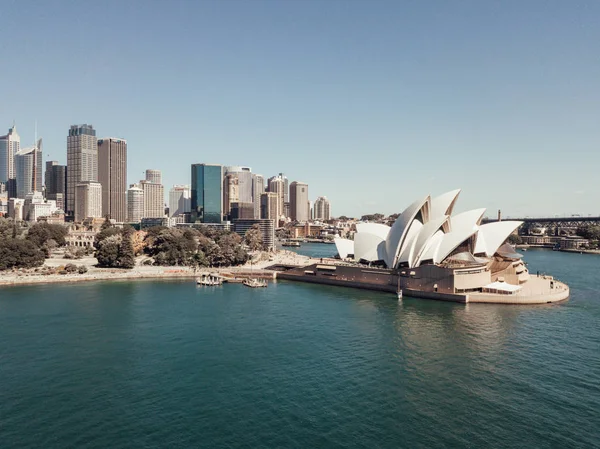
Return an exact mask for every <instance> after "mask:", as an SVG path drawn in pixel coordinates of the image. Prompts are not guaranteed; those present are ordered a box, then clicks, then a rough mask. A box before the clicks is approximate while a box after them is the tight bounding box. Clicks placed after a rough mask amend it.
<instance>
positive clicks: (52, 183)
mask: <svg viewBox="0 0 600 449" xmlns="http://www.w3.org/2000/svg"><path fill="white" fill-rule="evenodd" d="M44 179H45V184H46V198H47V199H48V200H52V201H56V207H57V208H58V209H60V210H62V211H64V210H65V207H66V204H65V197H66V193H67V166H66V165H59V163H58V162H57V161H47V162H46V174H45V175H44Z"/></svg>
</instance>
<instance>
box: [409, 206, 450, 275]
mask: <svg viewBox="0 0 600 449" xmlns="http://www.w3.org/2000/svg"><path fill="white" fill-rule="evenodd" d="M448 218H450V217H449V216H448V215H440V216H439V217H436V218H432V219H430V220H429V221H428V222H427V223H426V224H425V225H424V226H423V227H422V228H421V231H420V232H419V235H418V236H417V237H416V239H415V245H414V249H413V254H412V255H411V258H410V259H409V264H408V266H409V267H410V268H413V267H415V266H417V265H416V262H417V260H419V258H420V257H421V255H422V254H423V251H424V250H425V247H426V246H427V242H429V240H430V239H431V237H433V235H434V234H435V233H436V232H437V231H438V230H439V229H440V228H441V227H442V225H443V224H444V223H445V222H446V221H447V220H448Z"/></svg>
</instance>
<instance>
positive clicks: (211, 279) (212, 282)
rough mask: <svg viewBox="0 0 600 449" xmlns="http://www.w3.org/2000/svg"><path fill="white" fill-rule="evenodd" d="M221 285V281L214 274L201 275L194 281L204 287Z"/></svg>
mask: <svg viewBox="0 0 600 449" xmlns="http://www.w3.org/2000/svg"><path fill="white" fill-rule="evenodd" d="M222 283H223V279H222V278H221V277H220V276H218V275H214V274H208V273H202V275H201V276H200V277H199V278H197V279H196V284H197V285H204V286H216V285H221V284H222Z"/></svg>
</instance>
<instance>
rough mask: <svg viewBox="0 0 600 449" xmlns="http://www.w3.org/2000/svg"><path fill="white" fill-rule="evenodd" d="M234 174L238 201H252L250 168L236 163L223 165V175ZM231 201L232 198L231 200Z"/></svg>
mask: <svg viewBox="0 0 600 449" xmlns="http://www.w3.org/2000/svg"><path fill="white" fill-rule="evenodd" d="M230 173H232V174H235V175H236V176H237V178H238V186H239V201H240V202H242V203H251V202H252V169H251V168H250V167H242V166H238V165H229V166H225V167H223V176H227V175H228V174H230ZM231 202H233V200H232V201H231Z"/></svg>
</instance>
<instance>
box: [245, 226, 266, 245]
mask: <svg viewBox="0 0 600 449" xmlns="http://www.w3.org/2000/svg"><path fill="white" fill-rule="evenodd" d="M244 242H245V243H246V245H248V248H250V250H251V251H257V250H259V249H262V247H263V238H262V232H261V230H260V226H259V225H258V224H255V225H252V227H251V228H250V229H248V230H247V231H246V234H245V235H244Z"/></svg>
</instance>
